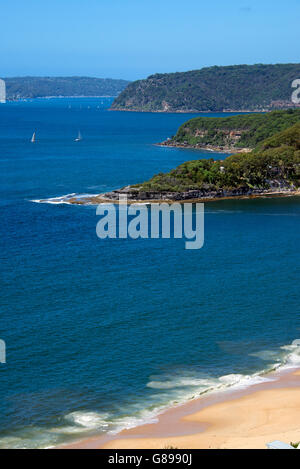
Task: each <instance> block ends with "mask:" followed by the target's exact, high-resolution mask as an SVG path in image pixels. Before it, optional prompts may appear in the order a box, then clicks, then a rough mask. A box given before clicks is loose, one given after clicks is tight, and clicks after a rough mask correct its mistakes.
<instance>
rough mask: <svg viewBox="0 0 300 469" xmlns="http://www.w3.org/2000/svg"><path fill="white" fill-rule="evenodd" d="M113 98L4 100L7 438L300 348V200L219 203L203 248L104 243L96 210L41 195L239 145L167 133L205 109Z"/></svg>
mask: <svg viewBox="0 0 300 469" xmlns="http://www.w3.org/2000/svg"><path fill="white" fill-rule="evenodd" d="M110 102H111V99H109V98H102V99H101V98H98V99H96V98H93V99H48V100H47V99H41V100H34V101H23V102H18V103H8V104H6V105H0V210H1V212H0V213H1V223H0V239H1V251H0V281H1V283H0V288H1V300H0V339H2V340H4V341H5V343H6V353H7V356H6V361H7V363H6V364H1V363H0V447H1V448H9V447H11V448H46V447H51V446H55V445H57V444H60V443H63V442H67V441H71V440H74V439H80V438H84V437H86V436H89V435H91V434H94V433H102V432H116V431H118V430H120V429H122V428H129V427H132V426H135V425H139V424H141V423H143V422H146V421H155V418H156V415H157V412H158V411H159V410H161V409H163V408H166V407H168V406H170V405H175V404H177V403H181V402H185V401H186V400H189V399H192V398H194V397H197V396H200V395H201V394H202V393H204V392H207V391H208V390H209V391H211V392H214V391H216V390H219V391H221V390H222V389H228V387H229V386H233V387H236V386H240V387H241V386H248V385H251V383H254V382H260V381H263V380H267V379H270V378H269V376H268V374H265V372H267V371H269V370H271V369H274V368H277V367H280V366H295V365H298V364H299V361H300V360H299V353H298V349H297V347H296V346H295V345H294V346H292V345H291V344H292V342H293V341H294V340H296V339H299V338H300V316H299V269H300V250H299V241H300V239H299V238H300V198H297V197H288V198H281V199H276V198H274V199H256V200H228V201H219V202H213V203H209V204H206V205H205V244H204V247H203V248H202V249H200V250H185V249H184V241H183V240H181V239H169V240H168V239H153V240H152V239H148V240H145V239H138V240H131V239H106V240H100V239H98V238H97V236H96V224H97V222H98V220H99V217H97V216H96V207H92V206H89V207H82V206H71V205H65V204H48V203H46V204H45V203H35V202H32V201H33V200H39V199H44V198H49V197H59V196H62V195H66V194H70V193H77V194H86V193H91V194H95V193H99V192H104V191H108V190H111V189H115V188H119V187H121V186H124V185H127V184H130V183H138V182H141V181H144V180H146V179H148V178H149V177H151V176H152V175H153V174H156V173H159V172H161V171H168V170H170V169H171V168H173V167H175V166H177V165H178V164H180V163H183V162H184V161H188V160H191V159H197V158H207V157H214V158H224V155H220V154H211V153H205V152H201V151H198V152H197V151H193V150H183V149H172V148H162V147H159V146H155V145H153V144H154V143H156V142H159V141H161V140H163V139H165V138H167V137H169V136H171V135H173V134H174V133H175V132H176V130H177V128H178V126H179V125H180V124H182V123H183V122H184V121H185V120H187V119H188V118H191V117H194V116H195V115H192V114H159V113H155V114H151V113H134V112H129V113H126V112H110V111H108V107H109V104H110ZM220 115H222V114H220ZM209 116H214V114H209ZM79 130H80V131H81V133H82V135H83V140H82V141H81V142H77V143H75V142H74V138H75V137H76V136H77V133H78V131H79ZM34 131H36V136H37V141H36V143H35V144H31V143H30V139H31V136H32V134H33V132H34Z"/></svg>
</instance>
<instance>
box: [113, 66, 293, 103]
mask: <svg viewBox="0 0 300 469" xmlns="http://www.w3.org/2000/svg"><path fill="white" fill-rule="evenodd" d="M299 77H300V64H277V65H263V64H257V65H233V66H226V67H208V68H202V69H201V70H193V71H188V72H178V73H164V74H155V75H151V76H149V77H148V78H147V79H145V80H138V81H135V82H132V83H130V84H129V85H128V86H127V87H126V88H125V90H124V91H122V93H121V94H120V95H119V96H118V97H117V98H116V99H115V101H114V102H113V104H112V106H111V109H112V110H121V111H146V112H148V111H150V112H217V111H221V112H225V111H228V112H230V111H238V112H242V111H264V110H265V111H266V110H272V109H283V108H284V109H285V108H289V107H296V105H294V104H293V103H292V101H291V95H292V88H291V85H292V82H293V81H294V80H295V79H298V78H299Z"/></svg>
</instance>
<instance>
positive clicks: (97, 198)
mask: <svg viewBox="0 0 300 469" xmlns="http://www.w3.org/2000/svg"><path fill="white" fill-rule="evenodd" d="M121 194H122V193H121ZM106 195H107V194H96V195H91V196H88V195H87V196H86V197H82V196H80V194H78V198H77V197H76V195H74V196H72V197H68V196H67V195H66V196H61V197H52V198H49V199H35V200H30V202H35V203H48V204H52V205H60V204H66V205H80V206H86V205H87V206H90V205H99V204H115V205H120V201H119V198H109V197H105V196H106ZM123 195H124V193H123ZM295 196H300V190H299V189H297V190H295V191H286V190H283V191H272V192H262V193H258V194H257V193H254V194H240V195H228V196H223V197H222V196H220V197H201V198H186V199H185V198H182V199H175V198H174V199H172V198H165V199H162V198H160V199H158V198H157V199H154V198H153V199H128V200H127V202H126V203H127V204H128V205H131V204H143V205H150V204H152V203H153V204H161V203H174V202H177V203H180V204H183V203H208V202H218V201H224V200H251V199H268V198H281V197H295ZM123 203H124V202H123ZM121 204H122V202H121Z"/></svg>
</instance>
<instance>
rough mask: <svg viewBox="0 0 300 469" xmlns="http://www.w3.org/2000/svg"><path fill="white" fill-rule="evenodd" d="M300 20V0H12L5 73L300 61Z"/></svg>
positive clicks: (134, 74)
mask: <svg viewBox="0 0 300 469" xmlns="http://www.w3.org/2000/svg"><path fill="white" fill-rule="evenodd" d="M299 24H300V0H285V1H283V0H260V1H259V0H244V1H239V0H207V1H203V0H185V1H184V0H149V1H146V0H80V1H79V0H51V1H49V0H10V1H8V0H7V1H2V2H1V27H0V44H1V49H0V76H2V77H5V76H16V75H19V76H21V75H52V76H53V75H65V76H66V75H85V76H97V77H112V78H125V79H129V80H134V79H139V78H143V77H146V76H148V75H150V74H152V73H156V72H174V71H184V70H192V69H198V68H201V67H203V66H210V65H230V64H240V63H248V64H252V63H278V62H282V63H287V62H299V44H300V27H299Z"/></svg>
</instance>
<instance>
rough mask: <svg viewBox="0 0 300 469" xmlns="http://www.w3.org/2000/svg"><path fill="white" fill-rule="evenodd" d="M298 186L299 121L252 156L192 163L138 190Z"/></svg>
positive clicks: (263, 145) (299, 170) (245, 155)
mask: <svg viewBox="0 0 300 469" xmlns="http://www.w3.org/2000/svg"><path fill="white" fill-rule="evenodd" d="M299 186H300V121H299V122H298V123H297V124H295V125H294V126H292V127H290V128H288V129H286V130H284V131H282V132H279V133H277V134H276V135H274V136H273V137H270V138H268V139H266V140H264V141H263V142H261V143H260V144H259V146H258V147H257V148H256V149H255V150H253V151H252V152H251V153H238V154H235V155H232V156H229V157H228V158H226V159H225V160H224V161H220V160H219V161H215V160H213V159H207V160H195V161H189V162H186V163H184V164H182V165H180V166H178V167H177V168H176V169H173V170H172V171H170V172H169V173H166V174H163V173H161V174H158V175H156V176H154V177H153V178H152V179H150V181H148V182H145V183H144V184H142V185H137V186H136V188H138V190H139V191H140V192H142V193H145V192H184V191H189V190H196V189H205V190H206V191H207V190H219V189H223V190H224V189H228V190H230V189H240V188H246V189H262V190H263V189H270V188H285V189H286V188H296V187H299Z"/></svg>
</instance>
